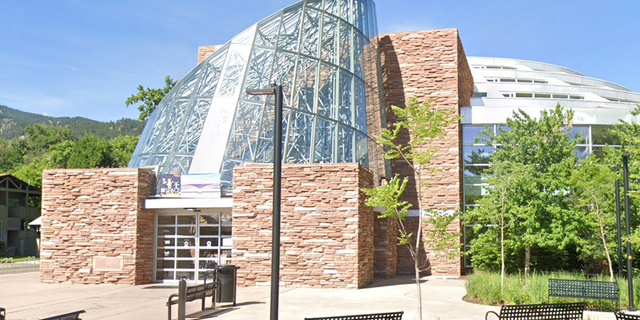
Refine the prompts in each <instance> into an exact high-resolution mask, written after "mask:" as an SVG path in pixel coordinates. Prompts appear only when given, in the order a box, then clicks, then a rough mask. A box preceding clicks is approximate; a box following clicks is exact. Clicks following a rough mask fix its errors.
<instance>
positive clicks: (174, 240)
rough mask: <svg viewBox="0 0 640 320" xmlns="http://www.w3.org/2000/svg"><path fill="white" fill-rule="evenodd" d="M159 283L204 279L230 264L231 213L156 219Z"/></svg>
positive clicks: (176, 214) (160, 215)
mask: <svg viewBox="0 0 640 320" xmlns="http://www.w3.org/2000/svg"><path fill="white" fill-rule="evenodd" d="M155 243H156V259H155V279H154V281H156V282H171V281H177V280H180V279H181V278H183V277H184V278H185V279H186V280H187V281H191V282H195V281H200V280H203V279H204V274H205V272H206V271H208V270H212V269H214V268H215V267H216V266H218V265H221V264H230V263H231V213H219V212H213V211H212V212H205V211H204V210H203V212H190V211H187V210H184V212H167V213H162V212H161V213H158V214H157V215H156V242H155Z"/></svg>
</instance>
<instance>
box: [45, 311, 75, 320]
mask: <svg viewBox="0 0 640 320" xmlns="http://www.w3.org/2000/svg"><path fill="white" fill-rule="evenodd" d="M85 312H86V311H84V310H78V311H74V312H69V313H65V314H59V315H57V316H53V317H49V318H44V319H40V320H80V314H81V313H85Z"/></svg>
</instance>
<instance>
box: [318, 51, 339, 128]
mask: <svg viewBox="0 0 640 320" xmlns="http://www.w3.org/2000/svg"><path fill="white" fill-rule="evenodd" d="M336 85H337V81H336V70H335V68H334V67H331V66H329V65H326V64H324V63H322V64H320V83H319V86H318V110H317V113H318V114H319V115H321V116H325V117H327V118H332V119H335V111H334V105H335V103H334V101H335V94H336V89H335V86H336Z"/></svg>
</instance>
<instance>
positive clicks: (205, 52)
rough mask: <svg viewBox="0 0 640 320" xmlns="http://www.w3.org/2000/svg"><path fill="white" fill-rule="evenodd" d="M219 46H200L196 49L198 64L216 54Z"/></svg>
mask: <svg viewBox="0 0 640 320" xmlns="http://www.w3.org/2000/svg"><path fill="white" fill-rule="evenodd" d="M219 48H220V46H201V47H198V63H200V62H202V61H204V59H206V58H207V57H208V56H210V55H212V54H213V53H214V52H216V51H217V50H218V49H219Z"/></svg>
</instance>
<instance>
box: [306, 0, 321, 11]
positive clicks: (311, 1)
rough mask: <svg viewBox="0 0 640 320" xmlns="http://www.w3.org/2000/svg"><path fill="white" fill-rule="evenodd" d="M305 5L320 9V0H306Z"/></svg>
mask: <svg viewBox="0 0 640 320" xmlns="http://www.w3.org/2000/svg"><path fill="white" fill-rule="evenodd" d="M307 6H310V7H314V8H318V9H322V0H307Z"/></svg>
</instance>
